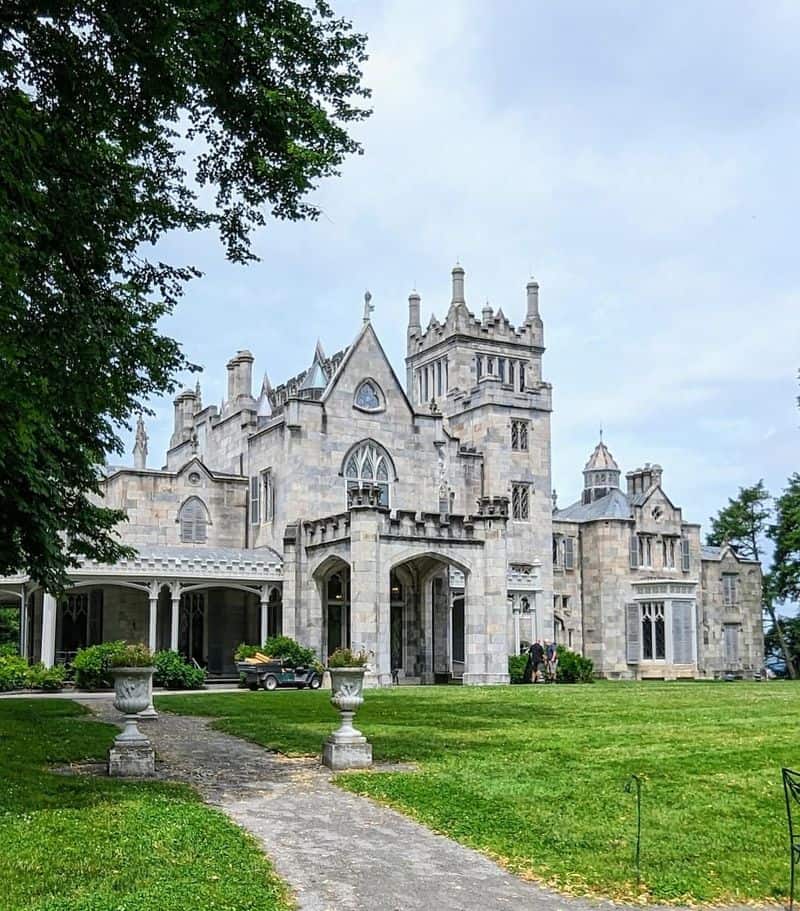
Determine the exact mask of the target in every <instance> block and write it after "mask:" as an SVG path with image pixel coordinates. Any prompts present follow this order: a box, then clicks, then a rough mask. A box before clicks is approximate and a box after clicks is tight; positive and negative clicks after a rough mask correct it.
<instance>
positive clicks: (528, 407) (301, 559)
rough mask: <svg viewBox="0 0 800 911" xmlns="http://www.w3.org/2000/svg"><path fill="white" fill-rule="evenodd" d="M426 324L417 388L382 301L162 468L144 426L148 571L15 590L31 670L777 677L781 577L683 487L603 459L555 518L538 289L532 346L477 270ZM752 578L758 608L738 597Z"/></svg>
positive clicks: (113, 487) (112, 479) (139, 472)
mask: <svg viewBox="0 0 800 911" xmlns="http://www.w3.org/2000/svg"><path fill="white" fill-rule="evenodd" d="M420 306H421V302H420V298H419V295H418V294H416V292H415V293H413V294H412V295H411V296H410V297H409V301H408V307H409V321H408V327H407V357H406V373H405V385H403V383H401V382H400V380H399V379H398V377H397V375H396V374H395V372H394V370H393V369H392V366H391V364H390V363H389V361H388V359H387V357H386V355H385V353H384V350H383V348H382V346H381V343H380V341H379V340H378V337H377V335H376V333H375V330H374V328H373V326H372V323H371V321H370V318H369V316H370V310H371V304H370V301H369V300H367V301H366V302H365V309H364V318H363V322H362V325H361V327H360V330H359V331H358V333H357V335H356V337H355V338H354V340H353V342H352V344H350V345H349V346H348V347H347V348H346V349H345V350H344V351H341V352H337V353H336V354H333V355H331V356H328V355H326V353H325V352H324V351H323V350H322V348H321V346H320V345H317V347H316V349H315V350H314V352H313V356H312V357H311V359H310V364H309V366H308V367H307V369H306V370H304V371H302V372H300V373H298V374H297V375H296V376H294V377H292V378H290V379H289V380H287V381H286V382H285V383H282V384H280V385H277V386H275V387H273V386H272V384H271V383H270V381H269V379H268V377H267V376H266V375H265V376H264V378H263V381H262V383H261V386H260V390H259V391H258V393H257V394H255V395H254V389H253V363H254V360H255V359H254V356H253V354H252V353H251V352H250V351H248V350H245V349H243V350H241V351H238V352H237V353H236V355H235V356H234V357H233V358H231V360H230V361H229V362H228V364H227V368H226V369H227V396H226V399H225V401H224V402H223V403H222V405H221V406H220V407H217V406H214V405H208V406H206V405H204V404H203V402H202V393H201V390H200V387H199V385H198V386H197V387H196V388H195V389H193V390H192V389H187V390H185V391H183V392H182V393H181V394H180V395H178V396H177V398H176V399H175V403H174V407H175V411H174V428H173V433H172V436H171V439H170V448H169V450H168V451H167V453H166V459H165V462H164V465H163V467H162V468H160V469H152V468H148V467H147V453H148V445H147V443H148V441H147V434H146V430H145V427H144V425H143V423H142V422H141V420H140V421H139V423H138V425H137V432H136V445H135V449H134V466H135V467H133V468H118V469H115V470H111V471H109V472H108V475H107V477H106V479H105V482H104V494H105V502H106V503H107V504H108V505H109V506H111V507H114V508H118V509H122V510H124V511H125V512H126V513H127V516H128V521H127V522H126V523H123V524H122V525H121V526H120V534H121V536H122V538H123V540H124V541H126V542H127V543H129V544H131V545H132V546H134V547H135V548H136V549H137V551H138V556H137V558H136V559H134V560H131V561H123V562H121V563H120V564H118V565H116V566H97V565H94V564H92V565H85V566H83V567H81V568H80V569H79V570H77V571H76V572H75V574H74V578H73V581H74V584H75V588H74V589H73V590H72V592H70V594H69V596H68V597H67V598H65V599H62V600H61V601H60V602H56V599H55V598H53V597H51V596H50V595H48V594H47V593H44V592H41V591H39V590H37V589H36V587H35V586H33V585H31V584H29V583H28V581H27V580H26V579H21V578H20V579H16V580H14V579H11V580H5V582H4V583H3V584H2V588H3V590H4V591H5V592H7V593H11V594H13V595H16V596H18V597H19V599H20V603H21V604H24V605H25V609H24V611H23V628H24V629H23V642H24V648H25V652H26V654H28V655H30V657H31V658H36V659H38V658H41V659H42V660H43V661H45V663H52V662H53V661H56V660H68V658H69V656H70V654H71V653H72V652H74V650H75V649H76V648H78V647H81V646H82V645H85V644H88V643H90V642H93V641H97V640H98V639H111V638H125V639H129V640H140V641H145V642H148V643H149V644H150V645H151V647H153V648H162V647H171V648H177V649H179V650H180V651H182V652H184V653H185V654H187V655H189V656H190V657H192V658H194V659H195V660H197V661H198V663H200V664H202V665H204V666H206V667H207V668H208V670H209V672H210V673H212V674H217V675H226V674H231V673H233V671H234V666H233V658H232V653H233V650H234V648H235V646H236V644H237V643H238V642H241V641H250V642H255V641H263V639H264V638H266V637H267V636H268V635H273V634H276V633H279V632H282V633H284V634H286V635H290V636H294V637H296V638H297V639H298V640H299V641H300V642H302V643H303V644H305V645H308V646H310V647H312V648H313V649H314V650H315V651H316V652H317V654H318V655H319V656H320V658H321V659H322V660H325V658H326V657H327V656H328V655H329V654H330V653H331V652H332V651H333V650H334V649H336V648H337V647H342V646H351V647H353V648H355V649H364V650H366V651H367V652H369V653H370V674H369V682H370V683H371V684H379V685H384V684H389V683H391V681H392V679H395V680H399V681H401V682H403V681H405V682H426V683H429V682H437V681H442V682H444V681H446V680H449V679H451V678H453V677H455V678H458V679H460V680H462V681H463V682H464V683H467V684H485V683H503V682H506V681H507V680H508V673H507V657H508V655H509V654H512V653H514V652H515V651H517V650H518V649H519V648H520V646H523V647H524V646H525V644H527V643H529V642H531V641H532V640H534V639H542V640H548V641H549V640H551V639H554V638H555V639H556V640H558V641H559V642H563V643H564V644H565V645H568V646H569V647H571V648H573V649H575V650H576V651H582V652H584V653H585V654H586V655H588V656H589V657H591V658H592V659H593V660H594V662H595V666H596V668H597V670H598V672H599V673H601V674H603V675H604V676H610V677H647V676H668V677H672V676H684V675H686V676H702V675H704V674H714V673H722V672H728V671H729V670H732V669H739V668H741V669H743V670H746V669H750V668H753V667H756V666H757V665H759V664H760V640H759V638H758V637H759V635H760V632H759V631H760V623H759V614H758V609H757V607H755V606H754V605H755V604H757V594H758V586H759V584H760V576H759V574H758V568H757V567H756V566H753V565H745V564H744V563H742V561H738V560H737V558H736V555H735V554H733V553H732V552H731V551H730V550H729V549H726V550H725V551H722V552H720V553H719V554H718V555H717V556H713V555H712V556H709V555H706V556H705V557H703V556H702V554H701V549H700V537H699V528H698V527H697V526H696V525H691V524H690V523H687V522H685V521H684V520H683V518H682V514H681V511H680V510H679V509H676V508H675V507H674V506H673V505H672V504H671V502H670V501H669V500H668V498H667V497H666V495H665V494H664V492H663V491H662V489H661V486H660V469H656V468H648V469H646V470H643V471H642V472H639V473H633V474H632V475H631V476H629V485H630V489H629V491H628V493H627V494H623V493H622V491H621V490H620V489H619V475H620V472H619V469H618V467H617V466H616V463H614V462H613V459H612V458H611V456H610V453H608V451H607V450H606V449H605V447H603V446H601V447H598V449H597V450H596V451H595V454H594V455H593V458H592V461H591V462H590V464H589V465H587V468H586V470H585V472H584V480H585V490H584V495H583V497H582V502H581V503H578V504H575V506H574V507H570V508H568V509H566V510H561V511H555V512H554V510H553V503H552V499H551V435H550V414H551V409H552V390H551V387H550V385H549V384H548V383H546V382H545V381H544V379H543V367H542V360H543V355H544V329H543V323H542V319H541V316H540V313H539V286H538V284H536V282H533V281H531V282H529V283H528V285H527V289H526V310H525V316H524V319H523V321H522V324H521V325H520V326H518V327H515V326H514V325H512V324H511V323H510V322H509V320H508V318H507V317H506V316H505V315H504V314H503V311H502V309H500V310H498V311H497V312H494V311H493V309H492V308H491V307H490V306H489V305H488V304H487V305H486V306H484V307H483V308H482V310H481V313H480V317H477V316H475V315H474V314H473V313H472V312H471V311H470V310H469V309H468V308H467V303H466V297H465V286H464V270H463V269H462V268H461V267H460V266H456V267H455V268H454V269H453V272H452V296H451V301H450V304H449V307H448V310H447V313H446V314H445V316H444V318H443V319H442V321H439V320H438V319H437V318H436V317H432V318H431V320H430V321H429V323H428V326H427V327H426V328H425V329H423V328H422V325H421V320H420ZM632 536H633V537H634V538H636V540H637V541H638V539H639V538H642V539H644V540H646V541H651V544H650V545H648V546H649V547H650V548H651V551H648V552H643V560H644V558H646V560H649V563H647V562H640V564H639V565H637V566H636V567H635V568H631V559H632V557H631V553H632V552H631V543H630V542H631V538H632ZM637 536H638V537H637ZM664 541H667V542H669V541H672V542H673V543H672V544H669V543H666V544H664V543H663V542H664ZM681 542H686V543H685V544H683V543H681ZM637 546H638V545H637ZM675 546H677V547H678V552H677V555H676V554H675V552H674V550H664V554H665V555H666V556H665V557H664V560H668V558H670V556H671V559H672V560H673V561H674V560H677V565H675V566H674V567H673V566H669V565H666V564H665V565H661V564H659V563H658V559H661V558H660V557H659V556H658V554H660V553H661V551H658V554H656V555H655V556H653V553H652V548H656V550H657V549H658V548H661V547H664V548H674V547H675ZM682 547H685V548H686V556H685V559H686V561H688V562H687V564H686V566H687V567H688V568H683V564H682V562H681V560H682V556H683V551H682V550H681V548H682ZM664 560H662V563H663V562H664ZM732 566H733V567H734V568H732ZM732 573H737V574H739V575H740V576H741V582H740V585H739V588H738V589H737V592H738V600H737V601H736V603H735V605H731V604H728V603H727V601H725V599H726V598H727V599H728V600H730V592H731V591H732V588H731V586H732V585H733V583H731V582H730V581H725V582H724V583H723V578H724V579H726V580H727V579H728V577H729V576H730V575H731V574H732ZM723 584H724V585H725V586H726V588H725V593H724V594H723V592H722V586H723ZM659 586H661V588H659ZM754 599H756V600H754ZM652 604H661V606H660V607H655V608H654V607H651V606H649V605H652ZM687 604H688V605H689V606H688V607H687ZM642 605H648V606H646V607H642ZM635 609H636V610H639V611H640V612H642V611H644V612H645V613H646V612H648V611H651V610H655V611H656V612H657V614H658V616H657V617H654V618H653V623H655V624H656V625H657V626H658V629H659V631H660V632H659V637H661V633H662V632H663V631H664V630H667V632H666V633H664V636H663V640H664V641H663V642H662V638H659V639H658V641H657V642H656V641H655V639H654V635H655V634H654V633H653V629H654V628H655V627H653V628H651V627H648V632H649V634H650V640H649V641H648V642H647V643H645V642H644V641H643V635H642V629H643V628H642V629H640V631H639V632H640V635H639V637H638V641H639V645H638V646H637V647H638V649H639V651H638V652H635V649H634V645H635V643H634V642H633V640H634V639H636V635H635V630H634V629H632V628H630V624H631V623H633V617H634V613H635ZM734 625H735V626H736V629H737V636H738V638H736V637H735V636H734V633H733V632H732V629H733V627H734ZM673 626H674V631H675V636H676V637H678V638H674V637H673ZM689 627H691V630H693V631H694V632H691V630H690V629H689ZM690 633H691V634H690ZM662 652H663V656H662ZM659 656H661V657H659ZM678 659H680V660H678ZM734 665H735V668H734Z"/></svg>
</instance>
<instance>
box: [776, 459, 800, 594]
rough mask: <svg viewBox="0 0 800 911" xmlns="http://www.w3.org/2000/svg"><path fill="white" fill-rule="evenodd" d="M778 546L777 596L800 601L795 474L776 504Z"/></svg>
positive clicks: (799, 497) (799, 498)
mask: <svg viewBox="0 0 800 911" xmlns="http://www.w3.org/2000/svg"><path fill="white" fill-rule="evenodd" d="M770 537H771V538H772V540H773V541H774V543H775V555H774V560H773V564H774V569H773V571H772V573H771V582H772V591H773V594H774V596H775V597H776V598H777V599H778V600H780V601H785V600H787V599H789V598H791V599H794V600H800V474H797V473H795V474H793V475H792V476H791V477H790V478H789V483H788V485H787V487H786V489H785V490H784V491H783V493H782V494H781V495H780V496H779V497H778V498H777V499H776V500H775V521H774V524H773V525H772V526H771V528H770Z"/></svg>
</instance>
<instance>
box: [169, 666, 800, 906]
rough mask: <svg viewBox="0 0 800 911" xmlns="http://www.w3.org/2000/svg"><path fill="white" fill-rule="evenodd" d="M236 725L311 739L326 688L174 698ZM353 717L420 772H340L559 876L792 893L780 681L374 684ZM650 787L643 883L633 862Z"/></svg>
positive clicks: (792, 688) (671, 892) (513, 863)
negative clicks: (637, 789)
mask: <svg viewBox="0 0 800 911" xmlns="http://www.w3.org/2000/svg"><path fill="white" fill-rule="evenodd" d="M158 705H159V708H161V709H165V710H168V711H174V712H181V713H185V714H200V715H210V716H216V717H217V720H216V721H215V725H216V726H217V727H218V728H220V729H222V730H224V731H228V732H230V733H232V734H238V735H239V736H242V737H245V738H247V739H249V740H252V741H255V742H257V743H260V744H263V745H265V746H268V747H272V748H275V749H278V750H281V751H284V752H286V753H290V754H297V753H318V752H319V751H320V745H321V741H322V739H323V737H324V736H325V735H326V734H327V732H329V731H330V730H331V729H332V727H333V726H334V723H335V716H334V713H333V710H332V709H331V707H330V705H329V704H328V699H327V694H325V693H310V692H282V693H272V694H268V693H242V694H228V695H224V694H219V695H216V696H215V695H196V696H181V697H175V696H171V697H167V698H162V699H160V700H159V701H158ZM357 726H358V727H359V728H360V729H361V730H363V731H364V733H366V734H367V736H368V737H369V738H370V740H371V741H372V743H373V748H374V755H375V758H376V759H378V760H398V761H399V760H412V761H415V762H417V763H418V764H419V771H418V772H417V773H410V774H405V773H395V772H392V773H381V772H369V773H348V774H345V775H341V776H339V777H338V779H337V780H338V783H339V784H340V785H341V786H342V787H343V788H346V789H347V790H349V791H353V792H355V793H358V794H364V795H367V796H369V797H372V798H375V799H376V800H379V801H381V802H384V803H387V804H390V805H392V806H394V807H397V808H398V809H400V810H402V811H403V812H405V813H407V814H409V815H411V816H413V817H415V818H416V819H418V820H420V821H422V822H424V823H426V824H427V825H428V826H430V827H431V828H433V829H436V830H437V831H440V832H444V833H446V834H447V835H450V836H451V837H453V838H455V839H457V840H459V841H461V842H463V843H464V844H467V845H470V846H472V847H475V848H477V849H479V850H482V851H484V852H485V853H487V854H489V855H491V856H493V857H495V858H497V859H498V860H500V861H501V862H502V863H503V864H504V865H506V866H507V867H508V868H509V869H511V870H513V871H514V872H516V873H518V874H519V875H521V876H525V877H530V878H535V879H539V880H543V881H546V882H548V883H550V884H552V885H555V886H556V887H558V888H560V889H562V890H563V891H566V892H574V893H585V892H589V893H599V894H604V895H607V896H612V897H615V898H626V899H650V900H658V901H665V902H684V901H693V902H715V903H716V902H719V903H726V902H744V901H749V900H754V901H763V900H778V899H781V898H783V897H785V896H786V895H787V892H788V851H787V838H786V822H785V808H784V804H783V795H782V790H781V779H780V768H781V766H783V765H788V766H792V767H797V766H800V735H799V734H798V731H800V690H798V688H797V686H796V685H793V684H791V683H778V682H776V683H769V684H748V683H729V684H725V683H719V684H714V683H698V684H694V683H646V684H626V683H597V684H594V685H591V686H561V687H489V688H456V687H440V688H410V687H409V688H403V689H402V690H398V689H395V690H373V691H369V692H368V693H367V696H366V701H365V704H364V706H363V707H362V709H361V710H360V711H359V713H358V717H357ZM632 773H636V774H639V775H643V776H646V780H645V783H644V788H643V798H642V803H643V811H642V816H643V822H642V860H641V870H642V884H641V885H637V882H636V876H635V871H634V869H633V848H634V837H635V815H634V807H635V798H634V797H633V795H631V794H627V793H625V792H624V790H623V786H624V784H625V782H626V780H627V779H628V777H629V776H630V775H631V774H632Z"/></svg>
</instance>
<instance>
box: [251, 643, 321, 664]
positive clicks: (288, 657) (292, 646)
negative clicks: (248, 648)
mask: <svg viewBox="0 0 800 911" xmlns="http://www.w3.org/2000/svg"><path fill="white" fill-rule="evenodd" d="M259 651H262V652H263V653H264V654H265V655H270V656H271V657H272V658H281V659H282V660H283V663H284V664H286V665H287V666H288V667H306V666H307V665H309V664H313V662H314V661H316V659H317V654H316V652H315V651H314V649H313V648H303V646H302V645H300V643H299V642H295V640H294V639H292V638H291V637H290V636H272V637H271V638H270V639H267V641H266V642H265V643H264V645H263V646H262V647H261V648H260V649H259Z"/></svg>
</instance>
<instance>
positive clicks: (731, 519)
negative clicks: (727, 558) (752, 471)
mask: <svg viewBox="0 0 800 911" xmlns="http://www.w3.org/2000/svg"><path fill="white" fill-rule="evenodd" d="M770 499H771V498H770V495H769V491H768V490H767V489H766V488H765V487H764V481H763V480H761V481H759V482H758V483H757V484H754V485H753V486H752V487H741V488H739V493H738V495H737V496H736V497H732V498H730V499H729V500H728V505H727V506H724V507H723V508H722V509H721V510H720V511H719V513H717V515H716V516H715V517H712V518H711V519H710V522H711V530H710V531H709V532H708V534H707V535H706V543H707V544H711V545H715V546H717V547H721V546H722V545H724V544H730V545H731V547H733V548H734V550H736V552H737V553H738V554H740V555H741V556H742V557H746V558H747V559H750V560H758V561H759V562H760V561H761V543H760V542H761V541H762V540H763V538H764V537H765V536H766V535H767V533H768V532H769V531H770V525H769V522H770V518H771V516H772V509H771V505H770ZM774 602H775V597H774V585H773V578H772V573H767V574H765V575H764V579H763V584H762V588H761V606H762V610H763V611H764V612H765V613H766V614H767V616H768V617H769V620H770V629H771V631H772V634H773V636H774V637H775V639H776V640H777V642H778V644H779V645H780V648H781V652H782V653H783V657H784V661H785V662H786V668H787V670H788V672H789V675H790V676H791V677H795V676H796V670H795V665H794V662H793V660H792V654H791V650H790V648H789V646H788V644H787V642H786V641H785V639H784V635H783V624H782V622H781V620H780V618H779V617H778V614H777V612H776V610H775V603H774Z"/></svg>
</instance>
